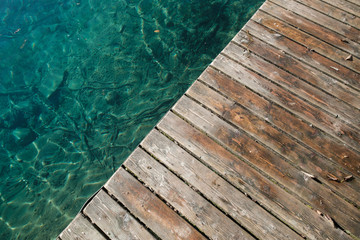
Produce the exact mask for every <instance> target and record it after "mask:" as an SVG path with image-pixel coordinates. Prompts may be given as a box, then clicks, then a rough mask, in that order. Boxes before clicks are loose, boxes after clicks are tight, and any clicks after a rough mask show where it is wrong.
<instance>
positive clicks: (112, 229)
mask: <svg viewBox="0 0 360 240" xmlns="http://www.w3.org/2000/svg"><path fill="white" fill-rule="evenodd" d="M84 213H85V214H86V215H87V216H88V217H89V218H90V219H91V221H92V222H93V223H95V224H96V225H97V226H98V227H99V228H100V229H101V230H102V231H103V232H104V233H105V234H106V235H107V236H108V237H109V238H111V239H149V240H151V239H155V237H153V236H152V235H151V234H150V233H149V232H148V231H147V230H146V229H145V228H144V227H143V226H142V225H141V224H140V223H139V222H137V221H136V220H135V218H134V217H133V216H131V214H130V213H129V212H127V211H126V210H125V209H123V208H122V207H121V206H120V205H119V204H118V203H117V202H116V201H114V200H113V199H112V198H111V197H110V196H109V195H107V194H106V193H105V192H104V191H103V190H100V192H98V193H97V194H96V196H95V197H94V198H93V199H92V200H91V201H90V203H89V204H88V205H87V206H86V207H85V209H84Z"/></svg>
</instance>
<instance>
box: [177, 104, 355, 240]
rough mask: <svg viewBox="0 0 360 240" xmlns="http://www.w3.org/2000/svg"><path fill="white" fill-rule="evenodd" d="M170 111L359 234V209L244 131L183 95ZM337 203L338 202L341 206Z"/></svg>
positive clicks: (344, 226)
mask: <svg viewBox="0 0 360 240" xmlns="http://www.w3.org/2000/svg"><path fill="white" fill-rule="evenodd" d="M174 111H176V112H177V113H179V114H180V115H182V116H183V117H185V118H186V119H187V120H188V121H190V122H191V123H192V124H194V125H196V126H198V127H199V128H200V129H201V130H202V131H204V132H206V133H207V134H209V136H211V137H213V138H214V139H216V140H217V141H219V142H221V143H222V144H224V145H225V146H227V147H228V148H230V149H232V151H234V152H235V153H236V154H239V156H241V157H242V158H244V159H246V160H247V161H248V162H249V163H251V164H253V165H255V166H256V167H257V168H259V169H260V170H261V171H263V172H266V174H267V175H269V176H270V177H271V178H274V179H275V180H276V181H277V182H279V183H280V184H282V185H283V186H285V187H286V188H288V189H289V190H290V191H292V192H293V194H296V195H298V196H299V197H301V198H302V199H303V200H305V201H306V202H307V203H308V204H310V205H311V206H313V207H316V208H317V209H320V210H321V211H322V212H324V213H326V214H328V215H329V216H330V217H331V218H332V219H334V220H335V221H336V222H337V223H338V224H339V225H340V226H342V227H343V228H344V229H348V230H349V231H351V232H352V233H353V234H354V235H356V236H360V229H359V228H358V226H359V225H358V224H359V220H360V211H359V210H358V209H357V208H355V207H354V206H352V205H351V204H349V203H347V202H346V201H345V200H343V199H341V198H339V197H338V196H337V195H335V194H334V193H333V192H332V191H331V190H329V189H327V188H325V187H324V186H323V185H321V184H319V183H317V182H316V181H314V179H312V178H310V179H308V180H309V181H307V180H306V177H304V176H305V175H306V174H305V175H304V173H303V172H301V171H300V170H298V169H296V168H295V167H293V166H292V165H290V164H289V163H288V162H286V161H284V160H283V159H282V158H281V157H279V156H278V154H275V153H274V152H273V151H271V150H269V149H267V148H266V147H264V146H262V145H261V144H259V143H258V142H257V141H255V140H253V139H251V138H250V137H248V136H247V135H246V134H244V132H241V131H239V130H238V129H236V128H234V127H232V126H231V125H229V124H228V123H226V122H224V121H223V120H221V119H220V118H218V117H217V116H215V115H213V114H211V113H210V112H209V111H207V110H206V109H205V108H203V107H201V106H200V105H199V104H197V103H195V102H194V101H192V100H190V99H189V98H187V97H182V98H181V99H180V100H179V101H178V102H177V103H176V105H175V106H174ZM338 206H342V207H341V209H339V208H338Z"/></svg>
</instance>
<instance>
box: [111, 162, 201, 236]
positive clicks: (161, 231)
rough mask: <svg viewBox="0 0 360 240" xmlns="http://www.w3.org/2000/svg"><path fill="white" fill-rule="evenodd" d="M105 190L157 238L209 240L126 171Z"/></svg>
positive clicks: (117, 176)
mask: <svg viewBox="0 0 360 240" xmlns="http://www.w3.org/2000/svg"><path fill="white" fill-rule="evenodd" d="M105 188H106V189H107V190H108V192H109V193H110V194H112V195H113V196H114V197H116V198H117V199H118V200H119V201H120V202H121V203H122V204H123V205H124V206H125V207H126V208H127V209H128V210H129V211H130V212H131V213H132V214H133V215H134V216H136V217H137V218H138V219H140V221H142V222H143V223H144V224H145V225H146V226H147V227H148V228H150V229H151V230H152V231H153V232H154V233H155V234H156V235H157V236H158V237H160V238H162V239H174V240H177V239H194V240H195V239H206V238H205V237H203V236H202V235H201V234H200V233H199V232H198V231H196V230H195V229H194V228H193V227H192V226H191V225H190V224H188V223H187V222H186V221H185V220H184V219H182V218H181V217H180V216H178V215H177V214H176V213H175V212H174V211H173V210H172V209H171V208H170V207H168V206H167V205H166V204H165V203H164V202H162V201H161V200H160V199H159V198H157V197H156V196H155V194H153V193H152V192H150V191H149V190H148V189H147V188H145V187H144V186H143V185H142V184H141V183H140V182H139V181H137V180H136V179H135V178H134V177H133V176H131V175H130V173H128V172H126V171H125V170H124V169H122V168H119V169H118V170H117V171H116V173H115V174H114V175H113V176H112V177H111V178H110V180H109V181H108V182H107V183H106V184H105Z"/></svg>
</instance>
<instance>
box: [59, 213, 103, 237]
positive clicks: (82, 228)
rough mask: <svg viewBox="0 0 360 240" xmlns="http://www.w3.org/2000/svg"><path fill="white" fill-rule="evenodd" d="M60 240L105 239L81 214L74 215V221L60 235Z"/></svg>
mask: <svg viewBox="0 0 360 240" xmlns="http://www.w3.org/2000/svg"><path fill="white" fill-rule="evenodd" d="M60 238H61V239H62V240H73V239H79V240H102V239H104V240H105V239H106V238H105V237H103V235H101V233H99V232H98V231H97V230H96V229H95V227H94V226H93V225H92V224H91V223H90V222H89V221H88V220H87V219H85V218H84V217H83V216H82V215H81V214H78V215H76V217H75V218H74V220H73V221H72V222H71V223H70V224H69V226H67V227H66V228H65V230H64V231H63V232H62V233H61V234H60Z"/></svg>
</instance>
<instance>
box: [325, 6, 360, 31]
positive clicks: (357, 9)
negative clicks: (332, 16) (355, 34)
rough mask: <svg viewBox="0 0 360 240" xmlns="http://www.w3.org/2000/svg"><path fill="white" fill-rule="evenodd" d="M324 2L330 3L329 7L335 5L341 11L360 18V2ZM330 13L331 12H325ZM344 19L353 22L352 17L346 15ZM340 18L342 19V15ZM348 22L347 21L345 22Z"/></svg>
mask: <svg viewBox="0 0 360 240" xmlns="http://www.w3.org/2000/svg"><path fill="white" fill-rule="evenodd" d="M322 1H323V2H326V3H328V4H329V5H333V6H335V7H337V8H339V9H342V10H344V11H347V12H349V13H351V14H353V15H355V16H357V18H358V17H360V1H359V0H348V1H344V0H322ZM318 10H320V11H323V10H322V9H321V8H318ZM325 12H326V13H328V12H329V11H325ZM344 17H346V20H348V21H349V20H352V19H353V18H352V16H351V15H350V16H348V15H347V14H346V15H345V14H344ZM339 18H341V14H339ZM345 22H346V21H345ZM359 26H360V24H358V25H357V26H355V27H357V28H359Z"/></svg>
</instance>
